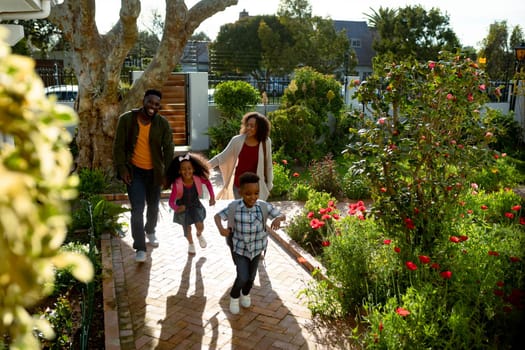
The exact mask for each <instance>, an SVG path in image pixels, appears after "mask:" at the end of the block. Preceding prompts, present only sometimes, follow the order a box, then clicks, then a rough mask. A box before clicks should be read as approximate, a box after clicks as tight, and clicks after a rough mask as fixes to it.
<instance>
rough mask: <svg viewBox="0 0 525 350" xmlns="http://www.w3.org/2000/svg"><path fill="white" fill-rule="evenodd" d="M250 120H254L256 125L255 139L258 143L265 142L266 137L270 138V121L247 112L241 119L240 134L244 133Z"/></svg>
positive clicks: (257, 114)
mask: <svg viewBox="0 0 525 350" xmlns="http://www.w3.org/2000/svg"><path fill="white" fill-rule="evenodd" d="M251 118H255V123H256V124H257V133H256V134H255V138H256V139H257V141H259V142H262V141H266V139H267V138H268V136H270V121H269V120H268V118H266V117H265V116H264V115H262V114H261V113H259V112H248V113H246V114H245V115H244V116H243V117H242V121H241V132H240V133H241V134H245V133H246V125H247V124H248V120H250V119H251Z"/></svg>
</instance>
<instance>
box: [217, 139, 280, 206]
mask: <svg viewBox="0 0 525 350" xmlns="http://www.w3.org/2000/svg"><path fill="white" fill-rule="evenodd" d="M245 140H246V135H245V134H241V135H236V136H234V137H232V139H231V140H230V142H229V143H228V145H227V146H226V148H225V149H224V150H223V151H222V152H221V153H219V154H217V155H216V156H215V157H213V158H212V159H210V161H209V163H210V166H211V168H215V167H217V166H218V167H219V169H220V171H221V175H222V180H223V188H222V189H221V190H220V191H219V193H217V196H216V197H215V198H216V199H233V179H234V173H235V168H236V167H237V162H238V158H239V153H241V149H242V146H243V145H244V141H245ZM257 175H259V178H260V180H259V198H260V199H262V200H266V199H268V196H269V195H270V191H271V190H272V187H273V164H272V141H271V140H270V138H267V139H266V182H264V151H263V145H262V142H259V155H258V161H257Z"/></svg>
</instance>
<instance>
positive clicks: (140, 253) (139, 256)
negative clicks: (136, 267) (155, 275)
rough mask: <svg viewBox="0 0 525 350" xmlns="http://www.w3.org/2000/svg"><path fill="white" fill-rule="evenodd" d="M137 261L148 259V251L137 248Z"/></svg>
mask: <svg viewBox="0 0 525 350" xmlns="http://www.w3.org/2000/svg"><path fill="white" fill-rule="evenodd" d="M135 261H136V262H139V263H141V262H144V261H146V252H145V251H143V250H137V254H136V255H135Z"/></svg>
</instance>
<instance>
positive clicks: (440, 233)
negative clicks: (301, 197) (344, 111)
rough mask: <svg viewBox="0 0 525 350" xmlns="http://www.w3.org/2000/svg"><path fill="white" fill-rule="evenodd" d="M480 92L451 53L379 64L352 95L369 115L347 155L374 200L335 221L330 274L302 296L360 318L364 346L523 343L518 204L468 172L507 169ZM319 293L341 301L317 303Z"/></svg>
mask: <svg viewBox="0 0 525 350" xmlns="http://www.w3.org/2000/svg"><path fill="white" fill-rule="evenodd" d="M485 90H486V88H485V83H484V73H483V72H482V71H480V70H479V69H478V68H477V66H476V64H475V63H473V62H471V61H470V60H468V59H461V58H458V57H455V56H450V55H447V54H445V55H444V56H443V59H442V60H441V61H439V62H429V63H427V64H419V63H416V62H403V63H400V64H393V65H389V66H386V67H385V71H384V75H383V76H382V77H375V76H373V77H371V78H370V79H369V81H368V84H366V85H364V86H362V87H361V88H360V90H359V97H360V98H361V100H362V101H363V102H365V103H368V105H369V106H372V107H373V109H374V114H373V115H367V116H365V115H363V116H362V125H361V126H362V128H361V129H360V130H356V133H355V134H354V135H353V140H352V144H351V147H349V152H354V151H357V152H358V153H359V155H360V157H361V160H359V161H357V162H355V163H354V165H355V167H356V168H359V169H362V171H363V172H364V173H365V174H366V176H367V177H368V178H369V179H370V182H371V184H372V186H371V193H372V200H373V201H372V202H373V206H372V207H371V208H366V207H365V206H364V205H362V203H353V204H352V205H351V206H350V207H349V212H348V214H349V216H347V217H345V218H343V219H342V220H339V221H337V222H336V223H335V226H334V228H335V230H334V231H335V232H337V234H336V235H334V236H330V237H331V238H330V244H329V245H326V244H325V247H324V248H322V249H321V250H322V254H323V255H322V261H323V263H324V265H325V267H326V273H327V276H328V281H327V282H324V283H320V284H318V285H317V289H310V290H309V293H308V294H307V295H308V296H309V297H310V301H311V302H312V303H313V304H314V305H310V307H311V309H312V310H315V311H316V312H320V313H323V314H325V315H329V316H339V315H343V316H347V315H348V314H353V315H357V319H358V320H360V321H363V322H364V324H365V325H367V326H368V328H367V330H366V332H363V333H360V335H357V336H356V341H358V342H361V343H362V345H363V346H364V347H367V348H372V349H375V348H377V349H419V348H439V349H443V348H461V349H470V348H476V349H479V348H514V347H516V348H517V347H519V344H521V343H522V342H523V340H524V339H523V335H522V333H523V332H522V330H523V329H524V327H525V318H524V314H525V313H524V308H525V274H524V272H525V265H524V258H525V256H524V254H525V252H524V251H523V247H524V246H525V235H524V229H525V215H524V213H523V210H522V208H523V205H524V203H523V200H522V199H521V198H520V197H519V196H517V195H516V194H515V193H514V192H512V191H511V190H504V189H501V190H498V191H494V192H486V191H485V190H484V189H483V188H481V187H480V185H479V184H478V183H475V182H473V181H472V175H471V174H476V176H478V177H477V178H478V179H480V183H484V182H483V180H486V177H487V176H489V175H488V174H487V173H486V172H484V170H482V169H483V168H485V169H493V168H494V167H495V166H496V168H498V169H502V167H501V164H498V163H500V161H501V160H500V159H501V158H499V157H494V152H493V151H491V150H490V149H489V148H488V147H487V144H488V141H489V140H490V139H491V137H492V131H491V130H490V129H488V128H486V127H485V126H484V121H483V118H482V114H481V113H479V111H480V108H481V106H482V104H483V103H484V101H485V98H486V96H485ZM496 158H498V159H496ZM480 174H481V175H480ZM508 174H511V172H510V171H509V172H508ZM498 181H501V182H500V183H501V185H503V186H505V185H506V184H505V181H506V182H507V183H511V182H512V181H509V179H506V178H505V177H504V176H503V177H501V178H499V179H498ZM318 244H319V245H320V247H322V244H320V243H319V242H318ZM323 295H324V296H328V297H329V298H330V300H331V301H332V302H336V303H337V304H338V306H337V307H336V306H331V307H330V308H327V309H325V310H323V309H322V308H321V307H320V306H319V305H320V304H316V297H319V296H323ZM318 299H319V298H317V300H318ZM356 333H357V332H356Z"/></svg>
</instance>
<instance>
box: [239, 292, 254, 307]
mask: <svg viewBox="0 0 525 350" xmlns="http://www.w3.org/2000/svg"><path fill="white" fill-rule="evenodd" d="M250 305H252V298H250V295H242V293H241V306H242V307H250Z"/></svg>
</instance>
